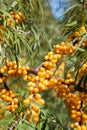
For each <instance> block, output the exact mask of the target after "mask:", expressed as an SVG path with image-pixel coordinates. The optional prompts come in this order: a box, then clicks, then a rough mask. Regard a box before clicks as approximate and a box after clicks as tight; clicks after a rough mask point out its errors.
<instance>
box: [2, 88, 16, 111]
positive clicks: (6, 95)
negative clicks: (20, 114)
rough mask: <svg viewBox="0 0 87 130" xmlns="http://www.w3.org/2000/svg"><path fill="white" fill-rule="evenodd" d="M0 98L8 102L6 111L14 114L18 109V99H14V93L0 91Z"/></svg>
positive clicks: (4, 90)
mask: <svg viewBox="0 0 87 130" xmlns="http://www.w3.org/2000/svg"><path fill="white" fill-rule="evenodd" d="M0 98H1V99H2V100H3V101H5V102H8V106H7V110H9V111H11V112H14V111H15V110H16V109H17V108H18V98H16V97H15V93H14V92H13V91H12V90H6V89H4V88H3V89H1V90H0Z"/></svg>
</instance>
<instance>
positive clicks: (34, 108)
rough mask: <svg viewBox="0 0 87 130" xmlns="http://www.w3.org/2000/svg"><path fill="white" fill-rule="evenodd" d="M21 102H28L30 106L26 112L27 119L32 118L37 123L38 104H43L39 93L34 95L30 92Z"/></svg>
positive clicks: (26, 103)
mask: <svg viewBox="0 0 87 130" xmlns="http://www.w3.org/2000/svg"><path fill="white" fill-rule="evenodd" d="M23 104H25V105H28V104H30V107H29V109H28V111H27V112H26V119H27V121H29V122H31V121H32V120H33V121H34V122H36V123H37V122H38V121H39V109H40V106H39V105H44V100H43V99H41V95H40V94H38V93H36V94H34V95H33V94H31V95H30V96H29V97H27V98H26V99H24V100H23Z"/></svg>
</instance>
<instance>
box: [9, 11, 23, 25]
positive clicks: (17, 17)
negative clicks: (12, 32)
mask: <svg viewBox="0 0 87 130" xmlns="http://www.w3.org/2000/svg"><path fill="white" fill-rule="evenodd" d="M10 15H11V17H12V18H13V20H14V21H15V23H16V24H19V23H21V22H23V21H24V20H25V16H24V15H23V13H22V12H13V11H12V12H10ZM7 23H8V26H10V27H13V26H14V22H13V21H12V19H11V18H7Z"/></svg>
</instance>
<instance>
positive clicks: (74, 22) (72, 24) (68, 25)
mask: <svg viewBox="0 0 87 130" xmlns="http://www.w3.org/2000/svg"><path fill="white" fill-rule="evenodd" d="M76 24H77V21H73V22H71V23H68V24H66V26H67V27H70V26H74V25H76Z"/></svg>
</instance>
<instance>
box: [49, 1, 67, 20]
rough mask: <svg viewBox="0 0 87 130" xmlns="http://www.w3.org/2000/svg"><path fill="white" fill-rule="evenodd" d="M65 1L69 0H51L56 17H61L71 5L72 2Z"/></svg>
mask: <svg viewBox="0 0 87 130" xmlns="http://www.w3.org/2000/svg"><path fill="white" fill-rule="evenodd" d="M65 2H67V0H50V6H51V11H52V14H53V16H54V18H56V19H58V18H60V16H61V15H62V14H63V12H64V9H65V8H68V7H69V6H70V3H68V4H65Z"/></svg>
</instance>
